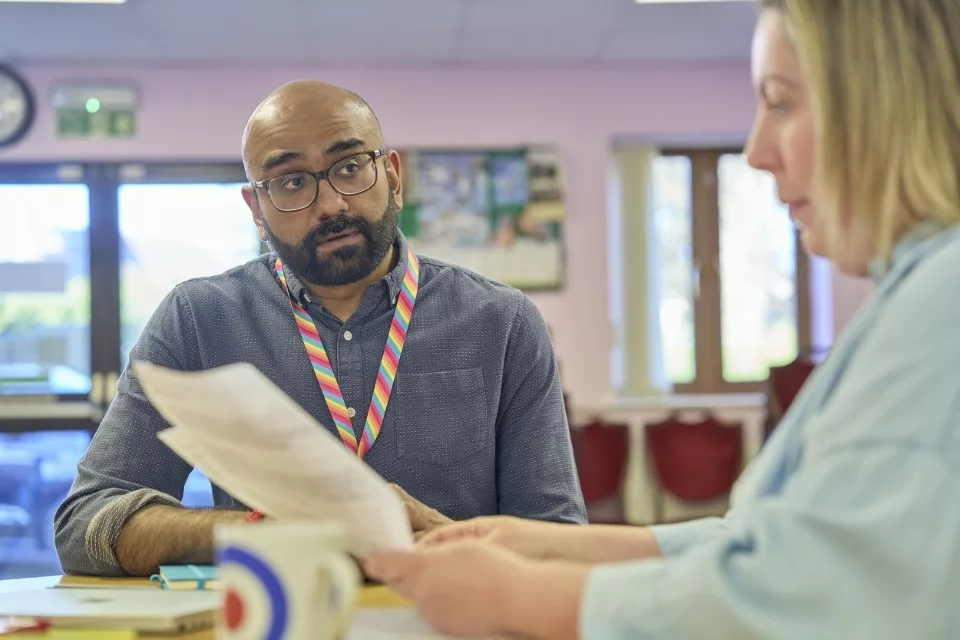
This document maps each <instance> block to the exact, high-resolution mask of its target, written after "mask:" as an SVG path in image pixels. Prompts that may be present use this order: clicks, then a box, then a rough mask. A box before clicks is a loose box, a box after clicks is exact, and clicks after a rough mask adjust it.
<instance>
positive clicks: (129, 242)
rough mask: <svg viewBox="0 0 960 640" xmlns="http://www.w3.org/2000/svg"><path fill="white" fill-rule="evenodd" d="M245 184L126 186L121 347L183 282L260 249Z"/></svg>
mask: <svg viewBox="0 0 960 640" xmlns="http://www.w3.org/2000/svg"><path fill="white" fill-rule="evenodd" d="M240 187H241V185H240V184H238V183H227V184H217V183H206V184H205V183H196V184H125V185H122V186H121V187H120V190H119V226H120V246H121V249H120V341H121V345H120V352H121V367H124V366H126V364H127V358H128V355H129V353H130V348H131V347H133V345H134V343H135V342H136V341H137V339H138V338H139V337H140V332H141V331H142V330H143V326H144V325H145V324H146V322H147V320H148V319H149V318H150V316H151V315H152V314H153V311H154V309H156V308H157V305H158V304H160V302H161V301H162V300H163V298H164V297H165V296H166V295H167V294H168V293H170V291H171V290H172V289H173V288H174V287H175V286H176V285H177V284H179V283H181V282H183V281H184V280H188V279H190V278H196V277H200V276H208V275H214V274H217V273H221V272H223V271H226V270H227V269H230V268H231V267H235V266H237V265H239V264H243V263H244V262H247V261H248V260H252V259H253V258H256V257H257V256H258V255H260V250H261V246H260V237H259V235H258V233H257V228H256V226H254V224H253V222H252V221H251V219H250V212H249V210H248V209H247V207H246V205H245V204H244V203H243V200H242V199H241V197H240Z"/></svg>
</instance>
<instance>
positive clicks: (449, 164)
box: [400, 148, 565, 291]
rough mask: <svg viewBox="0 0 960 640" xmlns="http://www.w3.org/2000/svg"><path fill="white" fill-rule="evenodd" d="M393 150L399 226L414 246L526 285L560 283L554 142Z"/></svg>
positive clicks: (560, 200)
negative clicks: (400, 187)
mask: <svg viewBox="0 0 960 640" xmlns="http://www.w3.org/2000/svg"><path fill="white" fill-rule="evenodd" d="M400 155H401V163H402V171H403V175H404V208H403V212H402V213H401V214H400V228H401V229H402V230H403V233H404V235H406V237H407V238H408V239H409V241H410V244H411V246H412V247H413V248H414V249H415V250H416V251H417V252H418V253H421V254H424V255H427V256H431V257H434V258H437V259H439V260H443V261H445V262H450V263H453V264H457V265H460V266H463V267H465V268H467V269H470V270H472V271H475V272H477V273H480V274H481V275H484V276H486V277H488V278H492V279H494V280H498V281H500V282H504V283H506V284H508V285H511V286H514V287H516V288H518V289H523V290H525V291H535V290H545V289H559V288H560V287H562V286H563V275H564V254H563V221H564V217H565V208H564V190H563V185H564V184H565V183H564V176H563V172H562V163H561V159H560V156H559V154H558V153H557V152H556V150H554V149H552V148H521V149H475V150H405V151H401V152H400Z"/></svg>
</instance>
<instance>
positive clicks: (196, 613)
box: [0, 588, 221, 634]
mask: <svg viewBox="0 0 960 640" xmlns="http://www.w3.org/2000/svg"><path fill="white" fill-rule="evenodd" d="M220 598H221V594H219V593H215V592H197V591H193V592H177V591H164V590H163V589H82V588H75V589H32V590H28V591H16V592H12V593H4V594H3V597H2V598H0V618H4V617H11V618H25V619H37V620H44V621H46V622H49V623H50V624H51V625H52V626H53V627H73V628H78V629H82V628H87V629H135V630H137V631H139V632H143V633H169V634H177V633H187V632H191V631H198V630H200V629H208V628H211V627H213V626H214V621H215V619H216V617H215V616H216V611H217V609H218V608H219V606H220Z"/></svg>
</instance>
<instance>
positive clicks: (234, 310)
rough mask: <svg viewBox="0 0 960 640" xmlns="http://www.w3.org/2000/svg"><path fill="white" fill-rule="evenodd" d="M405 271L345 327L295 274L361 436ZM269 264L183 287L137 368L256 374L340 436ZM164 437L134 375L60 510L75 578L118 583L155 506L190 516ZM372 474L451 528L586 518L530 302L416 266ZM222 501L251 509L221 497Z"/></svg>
mask: <svg viewBox="0 0 960 640" xmlns="http://www.w3.org/2000/svg"><path fill="white" fill-rule="evenodd" d="M397 249H398V255H399V261H398V263H397V265H396V267H395V268H394V269H393V270H392V271H391V272H390V273H389V274H388V275H387V276H386V277H385V278H384V279H383V280H381V281H380V282H378V283H376V284H374V285H371V286H370V287H369V288H368V289H367V291H366V292H365V294H364V296H363V299H362V301H361V303H360V306H359V308H358V309H357V311H356V312H355V313H354V314H353V316H352V317H351V318H350V319H349V320H348V321H347V322H341V321H340V320H339V319H337V318H336V317H335V316H334V315H332V314H331V313H329V312H328V311H326V310H325V309H323V308H322V307H321V306H320V305H319V304H317V303H316V302H315V301H313V300H312V299H311V298H310V295H309V293H308V292H307V290H306V289H305V288H304V286H303V284H302V283H301V282H300V281H299V280H297V278H296V276H294V275H293V274H292V273H287V274H286V276H287V282H288V285H289V287H290V295H291V296H295V297H296V298H297V299H298V300H300V302H301V303H302V304H303V305H304V306H305V307H306V308H307V310H308V311H309V312H310V314H311V316H312V317H313V319H314V322H315V323H316V325H317V328H318V330H319V332H320V336H321V338H322V340H323V343H324V345H325V347H326V350H327V354H328V357H329V358H330V361H331V364H332V365H333V369H334V372H335V374H336V376H337V380H338V381H339V384H340V388H341V391H342V392H343V396H344V400H345V402H346V404H347V406H348V407H350V408H351V409H354V411H355V414H354V416H353V418H352V420H353V427H354V430H355V432H356V434H357V436H358V438H359V435H360V434H361V433H362V429H363V424H364V421H365V420H366V413H367V408H368V406H369V404H370V398H371V395H372V394H373V387H374V383H375V380H376V376H377V370H378V368H379V366H380V358H381V355H382V353H383V347H384V344H385V342H386V339H387V332H388V331H389V328H390V322H391V320H392V319H393V313H394V305H395V304H396V298H397V294H398V293H399V290H400V286H401V283H402V281H403V275H404V271H405V269H406V266H407V242H406V239H405V238H403V237H402V236H401V237H400V239H399V242H398V246H397ZM274 259H275V256H272V255H265V256H261V257H260V258H258V259H256V260H253V261H251V262H249V263H247V264H245V265H242V266H240V267H237V268H235V269H233V270H230V271H227V272H226V273H223V274H221V275H217V276H213V277H208V278H199V279H195V280H190V281H187V282H185V283H182V284H180V285H179V286H177V287H176V288H175V289H174V290H173V292H171V293H170V295H169V296H168V297H167V298H166V299H165V300H164V301H163V302H162V303H161V305H160V306H159V308H158V309H157V310H156V312H155V313H154V315H153V317H152V318H151V319H150V321H149V322H148V323H147V326H146V327H145V329H144V331H143V334H142V336H141V338H140V340H139V342H138V343H137V344H136V346H135V347H134V348H133V350H132V351H131V354H130V359H131V361H133V360H147V361H150V362H154V363H156V364H159V365H163V366H166V367H171V368H176V369H181V370H190V371H193V370H201V369H207V368H211V367H217V366H221V365H225V364H230V363H234V362H250V363H252V364H254V365H255V366H256V367H257V368H258V369H260V371H262V372H263V373H264V374H265V375H266V376H267V377H268V378H269V379H270V380H272V381H273V383H274V384H276V385H277V386H278V387H279V388H281V389H283V390H284V391H285V392H286V393H287V394H288V395H290V396H291V397H292V398H293V399H294V400H295V401H296V402H298V403H299V404H300V405H301V406H303V407H304V409H306V410H307V411H308V412H309V413H310V414H311V415H313V417H314V418H316V420H317V421H318V422H319V423H320V424H322V425H323V426H324V427H325V428H327V429H329V430H330V431H331V432H332V433H334V434H335V433H336V430H335V427H334V425H333V420H332V418H331V417H330V413H329V411H328V409H327V406H326V403H325V402H324V399H323V396H322V394H321V391H320V387H319V385H318V383H317V380H316V378H315V376H314V373H313V370H312V368H311V365H310V361H309V360H308V358H307V354H306V351H305V349H304V346H303V341H302V339H301V337H300V334H299V332H298V330H297V328H296V325H295V323H294V319H293V315H292V312H291V309H290V305H289V302H288V300H287V297H286V294H285V293H284V291H283V289H282V288H281V286H280V284H279V282H278V281H277V279H276V276H275V274H274V272H273V262H274ZM167 426H168V425H167V424H166V422H165V421H164V420H163V418H161V417H160V415H159V414H158V413H157V412H156V410H155V409H154V408H153V406H152V405H151V404H150V402H149V401H148V400H147V398H146V397H145V395H144V393H143V390H142V389H141V387H140V385H139V384H138V382H137V380H136V377H135V376H134V375H133V374H132V372H131V371H130V370H129V369H128V370H126V371H125V372H124V373H123V375H122V376H121V379H120V382H119V385H118V393H117V396H116V398H115V399H114V401H113V403H112V404H111V406H110V408H109V410H108V411H107V413H106V415H105V417H104V419H103V421H102V423H101V424H100V428H99V429H98V430H97V433H96V435H95V436H94V438H93V441H92V442H91V444H90V448H89V450H88V451H87V453H86V454H85V455H84V457H83V458H82V459H81V460H80V462H79V465H78V468H77V470H78V475H77V478H76V481H75V482H74V484H73V487H72V488H71V490H70V493H69V495H68V496H67V498H66V500H65V501H64V503H63V504H62V505H61V506H60V509H59V510H58V511H57V515H56V521H55V528H56V544H57V551H58V552H59V555H60V561H61V564H62V566H63V569H64V570H65V571H66V572H68V573H86V574H104V575H120V574H122V570H121V568H120V567H119V565H118V563H117V560H116V556H115V554H114V550H113V547H114V545H115V543H116V539H117V537H118V535H119V532H120V529H121V527H122V526H123V523H124V522H125V521H126V519H127V518H129V517H130V515H132V514H133V513H134V512H135V511H136V510H137V509H140V508H142V507H143V506H145V505H147V504H152V503H164V504H173V505H177V504H180V503H179V500H180V499H181V498H182V496H183V488H184V483H185V481H186V479H187V476H188V474H189V473H190V471H191V469H190V467H189V466H188V465H187V464H186V463H185V462H184V461H183V460H181V459H180V458H179V457H178V456H177V455H176V454H174V453H173V452H172V451H171V450H170V449H169V448H167V447H166V445H164V444H163V443H162V442H161V441H160V440H159V439H158V438H157V437H156V434H157V432H158V431H160V430H162V429H164V428H166V427H167ZM365 461H366V462H367V463H368V464H369V465H370V466H371V467H372V468H373V469H374V470H376V471H377V472H378V473H379V474H380V475H381V476H382V477H383V478H384V479H385V480H387V481H388V482H395V483H397V484H399V485H400V486H402V487H403V488H404V489H406V490H407V491H408V492H409V493H410V494H411V495H412V496H414V497H415V498H417V499H418V500H420V501H422V502H424V503H425V504H427V505H430V506H431V507H434V508H436V509H438V510H439V511H441V512H442V513H444V514H445V515H447V516H449V517H451V518H454V519H465V518H470V517H474V516H480V515H489V514H497V513H503V514H513V515H517V516H522V517H526V518H536V519H542V520H552V521H558V522H574V523H580V522H584V521H585V520H586V513H585V509H584V505H583V498H582V495H581V493H580V487H579V482H578V480H577V474H576V470H575V467H574V462H573V454H572V450H571V445H570V436H569V430H568V426H567V421H566V414H565V411H564V406H563V398H562V394H561V386H560V378H559V374H558V370H557V361H556V357H555V354H554V351H553V347H552V344H551V342H550V337H549V334H548V331H547V328H546V326H545V324H544V322H543V319H542V317H541V316H540V314H539V312H538V311H537V309H536V307H535V306H534V305H533V303H532V302H530V300H529V299H528V298H527V297H525V296H524V295H523V294H521V293H520V292H519V291H517V290H515V289H513V288H510V287H507V286H505V285H503V284H499V283H497V282H493V281H491V280H489V279H487V278H483V277H481V276H479V275H477V274H475V273H472V272H470V271H468V270H466V269H462V268H459V267H456V266H452V265H449V264H445V263H442V262H439V261H437V260H433V259H431V258H428V257H421V273H420V291H419V295H418V297H417V302H416V308H415V310H414V312H413V317H412V319H411V323H410V327H409V332H408V337H407V342H406V346H405V347H404V351H403V355H402V357H401V360H400V364H399V368H398V370H397V378H396V383H395V387H394V390H393V395H392V397H391V399H390V403H389V406H388V408H387V412H386V415H385V417H384V421H383V429H382V431H381V433H380V436H379V438H378V439H377V441H376V442H375V443H374V445H373V447H372V449H370V451H369V453H368V454H367V456H366V458H365ZM214 502H215V504H216V505H218V506H222V507H234V508H244V506H243V505H241V504H239V503H238V502H237V501H236V500H235V499H233V498H232V497H231V496H230V495H228V494H227V493H225V492H224V491H223V490H221V489H219V488H217V487H214Z"/></svg>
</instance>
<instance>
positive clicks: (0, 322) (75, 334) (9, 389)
mask: <svg viewBox="0 0 960 640" xmlns="http://www.w3.org/2000/svg"><path fill="white" fill-rule="evenodd" d="M0 221H2V223H3V229H4V231H5V233H6V238H5V239H4V242H3V245H2V246H0V395H60V394H86V393H88V392H89V391H90V244H89V240H88V228H89V223H90V216H89V208H88V189H87V186H86V185H84V184H0Z"/></svg>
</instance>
